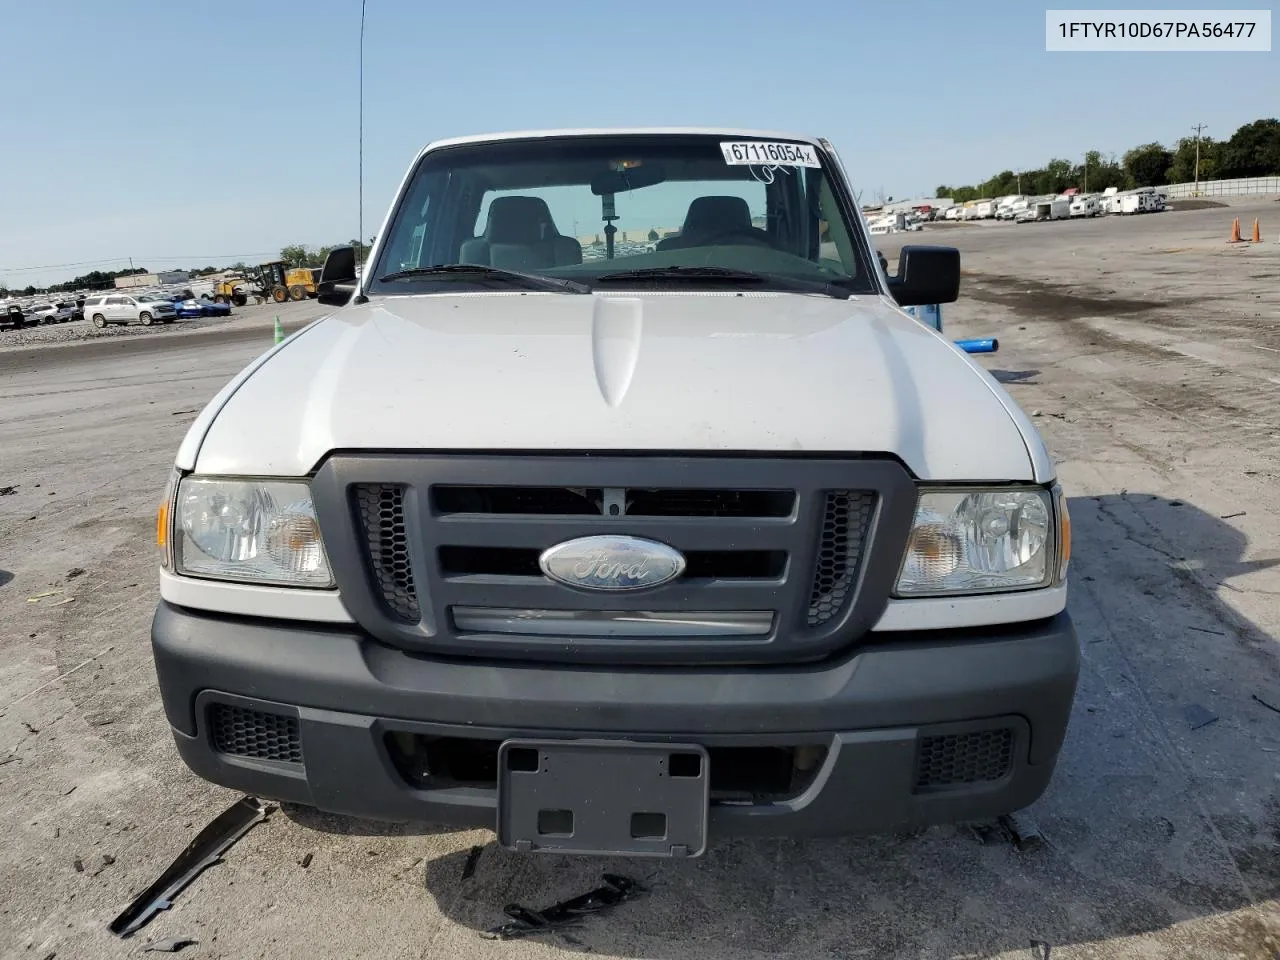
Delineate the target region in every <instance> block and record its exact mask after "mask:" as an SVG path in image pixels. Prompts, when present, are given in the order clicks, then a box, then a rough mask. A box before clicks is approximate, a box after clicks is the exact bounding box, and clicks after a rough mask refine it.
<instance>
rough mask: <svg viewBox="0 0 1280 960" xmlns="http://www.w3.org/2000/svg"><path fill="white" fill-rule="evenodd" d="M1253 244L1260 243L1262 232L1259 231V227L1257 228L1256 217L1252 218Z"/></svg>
mask: <svg viewBox="0 0 1280 960" xmlns="http://www.w3.org/2000/svg"><path fill="white" fill-rule="evenodd" d="M1253 242H1254V243H1261V242H1262V231H1261V229H1260V228H1259V226H1258V218H1257V217H1254V218H1253Z"/></svg>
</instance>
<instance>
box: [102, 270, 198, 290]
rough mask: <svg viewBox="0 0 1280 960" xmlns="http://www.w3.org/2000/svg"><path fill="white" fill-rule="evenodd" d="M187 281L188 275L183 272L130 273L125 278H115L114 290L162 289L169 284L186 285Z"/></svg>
mask: <svg viewBox="0 0 1280 960" xmlns="http://www.w3.org/2000/svg"><path fill="white" fill-rule="evenodd" d="M188 279H190V274H188V273H187V271H185V270H167V271H165V272H163V273H131V274H129V276H127V277H116V289H117V290H128V289H130V288H133V287H163V286H165V285H166V284H170V283H186V282H187V280H188Z"/></svg>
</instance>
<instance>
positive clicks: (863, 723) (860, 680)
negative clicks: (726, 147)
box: [152, 602, 1079, 837]
mask: <svg viewBox="0 0 1280 960" xmlns="http://www.w3.org/2000/svg"><path fill="white" fill-rule="evenodd" d="M152 646H153V650H154V655H155V662H156V670H157V673H158V676H159V681H160V690H161V694H162V697H163V701H164V707H165V712H166V714H167V716H168V719H169V722H170V725H171V726H172V728H173V732H174V737H175V739H176V741H177V744H178V750H179V752H180V754H181V755H182V758H183V760H184V761H185V762H186V763H187V765H188V766H189V767H190V768H191V769H192V770H193V771H195V772H196V773H197V774H199V775H200V776H202V777H204V778H205V779H208V780H210V781H213V782H214V783H219V784H222V785H224V786H227V787H231V788H234V789H238V790H243V791H246V792H249V793H253V794H255V795H258V796H261V797H266V798H271V799H277V800H284V801H290V802H295V803H300V804H305V805H309V806H314V807H317V808H320V809H322V810H326V811H330V812H334V813H342V814H349V815H353V816H358V817H363V818H369V819H377V820H395V821H402V820H403V821H421V822H433V823H442V824H451V825H457V826H469V827H490V828H492V827H493V826H494V824H495V817H496V811H497V791H496V788H495V787H494V786H493V785H492V783H489V782H486V780H485V777H484V775H483V774H481V775H480V776H478V777H477V776H470V777H468V778H462V779H458V778H454V777H452V776H450V777H448V778H441V777H437V776H436V775H435V772H434V770H433V771H431V772H429V773H428V772H425V771H421V770H420V771H418V773H422V774H423V775H422V776H421V777H418V776H417V774H416V773H411V772H409V771H407V769H406V754H405V750H410V749H412V748H411V747H409V746H406V745H410V744H414V743H419V744H422V743H435V744H444V743H452V744H459V743H462V744H466V745H468V746H469V747H475V748H476V751H475V752H476V753H478V754H483V753H484V752H485V751H486V750H488V749H489V748H490V747H491V748H492V751H493V753H495V754H496V751H497V745H498V744H500V743H501V742H502V741H504V740H506V739H510V738H529V737H533V738H544V739H545V738H565V739H628V740H636V741H646V742H684V743H696V744H699V745H701V746H703V747H706V748H707V749H708V751H709V753H710V757H711V759H710V765H711V766H710V769H711V776H712V788H713V793H712V796H713V800H712V808H711V812H710V822H709V829H710V833H711V835H712V836H713V837H715V836H726V835H771V836H814V835H840V834H849V833H864V832H881V831H888V830H896V829H901V828H904V827H914V826H924V825H928V824H932V823H940V822H952V821H957V820H969V819H980V818H986V817H991V816H996V815H998V814H1001V813H1007V812H1010V811H1013V810H1017V809H1020V808H1022V807H1025V806H1027V805H1028V804H1030V803H1032V802H1033V801H1034V800H1035V799H1036V798H1037V797H1039V796H1040V795H1041V794H1042V793H1043V792H1044V790H1045V789H1046V788H1047V786H1048V784H1049V780H1050V778H1051V776H1052V773H1053V768H1054V765H1055V762H1056V759H1057V755H1058V751H1059V749H1060V748H1061V746H1062V742H1063V738H1064V737H1065V735H1066V729H1067V720H1068V717H1069V714H1070V711H1071V703H1072V700H1073V698H1074V695H1075V687H1076V679H1077V675H1078V671H1079V650H1078V647H1077V642H1076V636H1075V630H1074V628H1073V626H1072V623H1071V620H1070V618H1069V616H1068V614H1066V613H1065V612H1064V613H1062V614H1059V615H1058V616H1056V617H1053V618H1050V619H1048V620H1042V621H1039V622H1036V623H1031V624H1019V625H1016V626H1012V627H988V628H982V629H969V630H956V631H946V632H929V633H923V632H922V633H916V634H910V633H897V634H892V635H890V636H889V637H888V638H887V639H884V640H881V639H878V638H876V639H875V640H874V641H873V642H867V643H864V644H863V645H861V646H860V647H859V648H858V649H857V650H856V651H855V652H854V653H853V654H852V655H850V656H847V657H845V658H844V659H842V660H838V661H833V662H824V663H820V664H807V665H791V666H773V667H768V668H732V667H718V668H714V669H696V668H688V667H680V668H676V667H666V668H664V667H645V668H622V667H614V668H609V667H604V666H595V665H592V666H587V667H574V666H565V665H563V664H555V665H547V664H520V663H509V662H503V663H494V662H486V661H481V660H475V661H465V660H457V659H453V660H447V659H433V658H428V657H424V656H422V655H418V654H410V653H406V652H404V651H402V650H398V649H395V648H392V647H389V646H386V645H384V644H382V643H379V642H377V641H374V640H372V639H370V638H369V637H367V636H366V635H364V634H363V633H362V632H361V631H360V630H359V629H358V628H353V627H349V626H341V627H330V626H323V625H314V624H307V625H303V624H294V623H286V622H281V621H267V620H253V619H244V618H236V617H228V616H224V615H209V614H202V613H198V612H195V611H190V610H185V609H181V608H178V607H175V606H172V605H170V604H168V603H165V602H162V603H161V604H160V606H159V608H158V609H157V611H156V615H155V619H154V621H153V624H152ZM815 747H816V748H818V752H817V754H816V756H817V758H818V759H817V760H816V761H814V765H813V766H812V768H811V769H810V770H809V772H808V773H807V774H806V775H805V777H804V778H803V781H800V780H797V783H798V784H799V786H798V787H797V789H796V790H795V791H793V792H792V793H791V794H790V795H782V794H780V795H777V796H772V797H770V798H766V799H762V798H761V797H759V796H756V797H755V798H749V799H747V800H746V801H745V802H744V801H743V800H742V799H741V797H738V798H737V799H721V800H717V799H716V792H715V776H716V771H717V765H718V762H719V761H718V759H717V757H732V756H738V757H741V756H744V755H751V756H754V754H751V753H750V751H751V750H752V749H753V748H783V749H786V750H795V751H796V756H799V755H800V752H801V751H806V752H807V755H808V756H810V757H814V756H815V754H814V752H813V748H815ZM735 751H736V753H735ZM744 751H745V752H744ZM922 771H923V772H922ZM784 794H785V791H784Z"/></svg>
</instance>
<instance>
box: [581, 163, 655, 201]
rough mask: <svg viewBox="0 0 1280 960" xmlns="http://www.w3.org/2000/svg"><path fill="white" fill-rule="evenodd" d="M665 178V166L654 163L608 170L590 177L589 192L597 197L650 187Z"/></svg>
mask: <svg viewBox="0 0 1280 960" xmlns="http://www.w3.org/2000/svg"><path fill="white" fill-rule="evenodd" d="M666 179H667V171H666V168H664V167H663V166H662V165H661V164H656V163H653V164H647V165H645V166H639V167H632V168H631V169H629V170H610V171H608V172H607V173H601V174H597V175H596V176H594V177H592V178H591V192H592V193H594V194H595V195H596V196H597V197H602V196H604V195H605V194H609V193H626V192H627V191H628V190H639V189H640V188H641V187H652V186H653V185H654V184H658V183H662V181H663V180H666Z"/></svg>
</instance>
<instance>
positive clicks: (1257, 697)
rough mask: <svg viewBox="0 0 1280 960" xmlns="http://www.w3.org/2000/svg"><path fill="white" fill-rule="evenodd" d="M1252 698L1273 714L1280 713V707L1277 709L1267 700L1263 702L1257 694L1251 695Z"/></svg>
mask: <svg viewBox="0 0 1280 960" xmlns="http://www.w3.org/2000/svg"><path fill="white" fill-rule="evenodd" d="M1250 696H1251V697H1253V699H1255V700H1257V701H1258V702H1259V703H1260V704H1262V705H1263V706H1264V707H1266V708H1267V709H1268V710H1270V711H1271V712H1272V713H1280V707H1277V706H1276V705H1275V704H1274V703H1268V702H1267V701H1266V700H1263V699H1262V698H1261V697H1260V696H1258V695H1257V694H1256V693H1253V694H1250Z"/></svg>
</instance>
